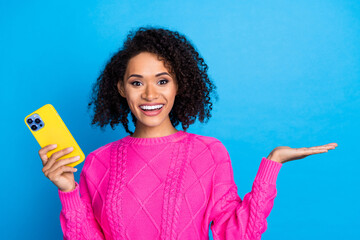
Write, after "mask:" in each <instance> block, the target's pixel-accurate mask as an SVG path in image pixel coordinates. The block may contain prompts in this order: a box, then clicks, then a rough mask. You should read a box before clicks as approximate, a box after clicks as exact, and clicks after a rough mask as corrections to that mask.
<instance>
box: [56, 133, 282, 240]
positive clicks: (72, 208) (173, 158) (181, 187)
mask: <svg viewBox="0 0 360 240" xmlns="http://www.w3.org/2000/svg"><path fill="white" fill-rule="evenodd" d="M236 164H238V165H241V162H239V161H236ZM281 166H282V164H280V163H277V162H274V161H271V160H269V159H266V158H265V157H263V158H262V160H261V162H260V167H259V170H258V173H257V174H256V176H255V180H254V183H253V186H252V190H251V192H249V193H247V194H246V195H245V196H244V198H243V200H241V198H240V197H239V195H238V194H237V186H236V184H235V182H234V176H233V169H232V163H231V161H230V156H229V154H228V152H227V150H226V148H225V146H224V145H223V144H222V143H221V142H220V141H219V140H217V139H216V138H213V137H207V136H201V135H197V134H192V133H187V132H183V131H178V132H176V133H174V134H171V135H169V136H165V137H158V138H133V137H131V136H126V137H124V138H122V139H120V140H118V141H115V142H112V143H109V144H106V145H105V146H102V147H101V148H99V149H97V150H95V151H93V152H92V153H90V154H89V155H88V156H87V157H86V160H85V163H84V167H83V169H82V172H81V174H80V182H79V184H78V183H76V188H75V190H73V191H71V192H66V193H64V192H61V191H60V190H59V197H60V201H61V204H62V210H61V213H60V223H61V228H62V230H63V233H64V239H69V240H74V239H76V240H80V239H81V240H88V239H111V240H113V239H114V240H115V239H134V240H137V239H161V240H175V239H201V240H202V239H204V240H205V239H209V225H211V226H210V228H211V231H212V233H213V237H214V240H219V239H222V240H223V239H228V240H232V239H251V240H252V239H260V238H261V235H262V234H263V233H264V232H265V230H266V228H267V222H266V218H267V217H268V216H269V214H270V211H271V209H272V207H273V202H274V199H275V196H276V179H277V175H278V172H279V171H280V168H281Z"/></svg>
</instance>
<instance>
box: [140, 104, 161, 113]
mask: <svg viewBox="0 0 360 240" xmlns="http://www.w3.org/2000/svg"><path fill="white" fill-rule="evenodd" d="M154 105H163V106H162V107H161V108H160V109H159V110H156V111H155V110H153V111H145V110H143V109H142V108H141V107H140V106H154ZM164 106H165V104H163V103H156V104H142V105H139V109H140V110H141V112H142V113H143V114H145V115H146V116H156V115H158V114H159V113H160V112H161V111H162V110H163V108H164Z"/></svg>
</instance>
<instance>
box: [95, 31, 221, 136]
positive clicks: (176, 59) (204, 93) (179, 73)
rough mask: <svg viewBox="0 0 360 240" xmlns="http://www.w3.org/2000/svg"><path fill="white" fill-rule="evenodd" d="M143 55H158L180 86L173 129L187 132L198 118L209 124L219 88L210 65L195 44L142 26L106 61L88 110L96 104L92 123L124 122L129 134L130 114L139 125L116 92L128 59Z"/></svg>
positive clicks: (174, 111) (170, 114) (173, 32)
mask: <svg viewBox="0 0 360 240" xmlns="http://www.w3.org/2000/svg"><path fill="white" fill-rule="evenodd" d="M141 52H149V53H153V54H156V55H157V56H158V57H159V58H160V59H161V60H162V61H164V64H165V66H166V68H168V70H169V71H170V72H171V73H173V74H174V75H175V77H176V81H177V83H178V94H177V95H176V97H175V102H174V105H173V108H172V109H171V111H170V113H169V117H170V121H171V123H172V125H173V126H174V127H176V126H177V125H178V124H179V123H180V122H181V125H182V128H183V130H184V131H186V130H187V128H188V127H189V125H191V124H193V123H194V122H195V120H196V118H197V117H198V118H199V121H200V122H202V123H203V122H207V121H208V120H209V118H210V117H211V113H210V112H211V110H212V105H213V104H212V103H211V99H210V94H211V95H214V96H215V99H216V100H218V96H217V94H216V92H215V89H216V86H215V85H214V84H213V83H212V82H211V80H210V79H209V77H208V74H207V70H208V66H207V65H206V63H205V62H204V59H203V58H202V57H201V56H200V55H199V53H198V52H197V51H196V50H195V48H194V47H193V45H192V44H191V43H190V42H189V40H187V39H186V38H185V36H183V35H181V34H180V33H178V32H177V31H170V30H168V29H163V28H154V27H140V28H139V29H137V30H136V31H130V33H129V34H128V35H127V38H126V40H125V42H124V45H123V46H122V48H121V49H120V50H119V51H118V52H117V53H115V54H114V55H113V56H112V57H111V59H110V60H109V61H108V62H107V64H106V66H105V69H104V70H103V71H102V72H101V74H100V76H99V77H98V78H97V81H96V83H95V84H94V86H93V92H92V95H91V101H90V102H89V104H88V109H90V108H91V106H92V105H94V116H93V119H92V122H91V124H92V125H94V124H97V125H99V126H100V127H101V128H103V127H104V126H105V125H107V124H109V123H110V126H111V128H112V129H114V128H115V125H117V124H119V123H122V125H123V126H124V128H125V130H126V132H127V133H130V134H133V132H132V131H130V130H129V126H128V124H129V121H128V114H129V113H130V114H131V117H132V122H133V123H134V126H136V121H137V120H136V117H135V116H134V114H133V113H132V112H131V111H130V108H129V106H128V104H127V101H126V98H123V97H122V96H121V95H120V94H119V92H118V89H117V83H118V82H119V81H123V78H124V75H125V71H126V68H127V64H128V62H129V60H130V59H131V58H132V57H134V56H136V55H137V54H139V53H141Z"/></svg>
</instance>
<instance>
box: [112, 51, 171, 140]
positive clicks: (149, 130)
mask: <svg viewBox="0 0 360 240" xmlns="http://www.w3.org/2000/svg"><path fill="white" fill-rule="evenodd" d="M117 87H118V90H119V93H120V95H121V96H122V97H124V98H126V100H127V103H128V105H129V107H130V110H131V112H132V113H133V114H134V115H135V117H136V119H137V122H136V129H135V132H134V136H145V135H146V136H150V135H151V136H152V137H156V136H165V135H168V134H171V133H174V132H175V131H177V130H176V129H175V128H174V127H173V126H172V124H171V121H170V118H169V113H170V111H171V109H172V107H173V105H174V101H175V96H176V93H177V89H178V86H177V82H176V79H175V76H173V74H171V73H170V71H169V69H167V68H166V67H165V65H164V62H163V61H161V60H159V59H158V57H157V55H155V54H152V53H148V52H142V53H140V54H138V55H136V56H134V57H133V58H131V59H130V60H129V63H128V65H127V68H126V72H125V75H124V79H123V81H119V82H118V84H117ZM154 109H155V110H154Z"/></svg>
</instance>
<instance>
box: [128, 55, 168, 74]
mask: <svg viewBox="0 0 360 240" xmlns="http://www.w3.org/2000/svg"><path fill="white" fill-rule="evenodd" d="M126 72H127V73H128V74H130V73H135V72H136V73H139V74H140V73H144V74H145V73H149V74H152V73H155V74H156V73H158V72H169V70H168V69H167V68H166V67H165V63H164V61H162V60H160V59H159V57H158V56H157V55H156V54H153V53H149V52H142V53H139V54H138V55H136V56H134V57H132V58H130V60H129V62H128V65H127V68H126Z"/></svg>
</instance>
